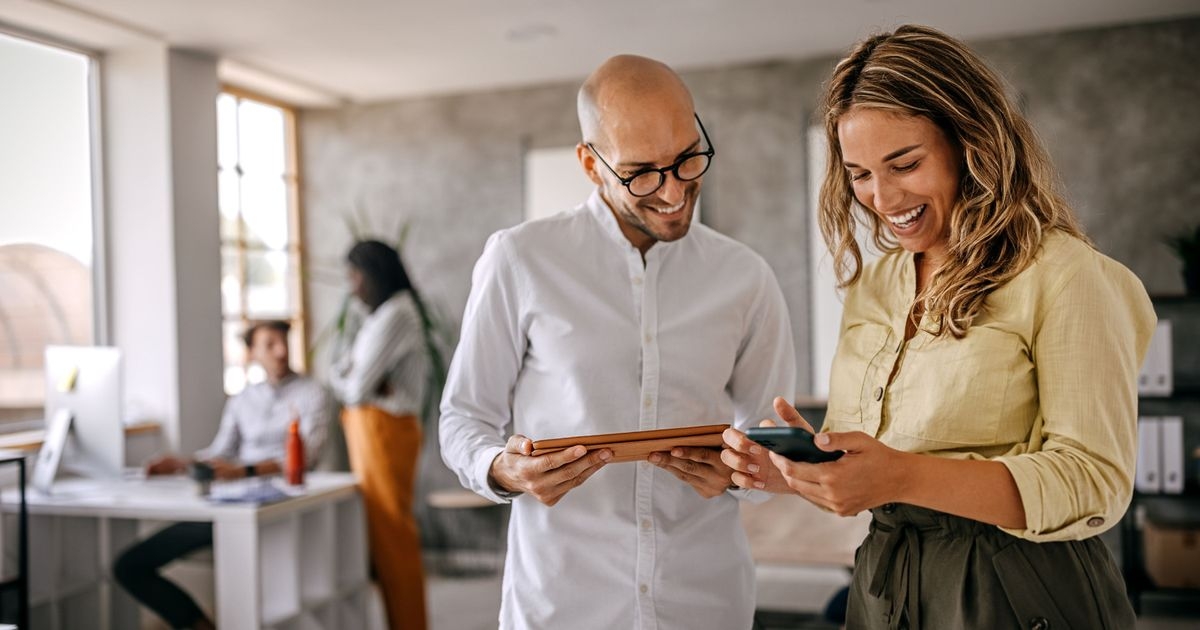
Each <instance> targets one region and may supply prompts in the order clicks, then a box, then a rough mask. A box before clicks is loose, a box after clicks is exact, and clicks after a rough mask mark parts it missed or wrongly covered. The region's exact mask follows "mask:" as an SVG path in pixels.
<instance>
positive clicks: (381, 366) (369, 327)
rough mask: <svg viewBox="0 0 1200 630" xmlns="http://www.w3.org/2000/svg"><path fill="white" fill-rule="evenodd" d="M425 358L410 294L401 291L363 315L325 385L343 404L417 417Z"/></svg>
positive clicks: (419, 326)
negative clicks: (327, 384) (371, 311)
mask: <svg viewBox="0 0 1200 630" xmlns="http://www.w3.org/2000/svg"><path fill="white" fill-rule="evenodd" d="M428 362H429V361H428V357H427V356H426V354H425V340H424V335H423V333H422V329H421V316H420V314H419V313H418V312H417V305H416V302H414V301H413V297H412V293H410V292H409V291H401V292H399V293H397V294H395V295H393V296H392V297H390V298H388V300H387V301H386V302H384V303H383V304H380V305H379V308H376V309H375V311H374V312H373V313H370V314H368V315H366V317H365V318H364V319H363V320H362V325H361V326H360V327H359V328H358V330H357V331H356V332H354V333H353V338H352V341H351V342H350V343H349V344H344V345H343V347H342V348H341V353H340V356H337V357H335V359H334V362H333V368H332V370H330V376H329V386H330V387H331V388H332V389H333V392H334V394H335V395H336V396H337V397H338V398H339V399H340V400H341V401H342V404H344V405H346V406H348V407H353V406H358V405H368V406H371V407H378V408H379V409H382V410H384V411H386V412H388V413H390V414H392V415H397V416H403V415H408V414H413V415H417V414H418V413H419V412H420V410H421V401H422V400H423V397H424V394H425V387H426V384H425V380H426V376H427V375H428V367H427V366H428Z"/></svg>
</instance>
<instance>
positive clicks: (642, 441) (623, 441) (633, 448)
mask: <svg viewBox="0 0 1200 630" xmlns="http://www.w3.org/2000/svg"><path fill="white" fill-rule="evenodd" d="M728 428H729V425H728V424H706V425H703V426H692V427H672V428H670V429H653V430H650V431H628V432H625V433H602V434H599V435H579V436H574V437H564V438H554V439H551V440H536V441H534V443H533V454H534V455H535V456H536V455H545V454H547V453H553V452H555V451H561V450H563V449H565V448H570V447H572V446H575V445H577V444H582V445H584V446H585V447H587V450H589V451H595V450H599V449H602V448H607V449H609V450H611V451H612V452H613V458H612V459H610V460H608V462H609V463H610V464H611V463H615V462H635V461H640V460H644V459H646V458H647V457H649V456H650V453H659V452H664V451H669V450H671V449H672V448H675V447H676V446H704V447H709V448H717V447H720V446H722V445H723V444H724V443H725V442H724V440H723V439H721V433H723V432H724V431H725V429H728Z"/></svg>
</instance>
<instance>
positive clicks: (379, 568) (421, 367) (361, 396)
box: [330, 240, 429, 630]
mask: <svg viewBox="0 0 1200 630" xmlns="http://www.w3.org/2000/svg"><path fill="white" fill-rule="evenodd" d="M347 259H348V262H349V264H350V268H349V274H350V285H351V291H352V293H353V294H354V297H355V298H357V299H358V300H359V301H360V302H361V306H363V307H365V310H366V313H367V314H366V316H365V317H364V318H363V320H362V322H361V326H360V327H358V329H357V330H356V331H355V332H354V333H353V338H352V340H351V341H350V343H349V344H348V345H346V346H344V347H346V348H347V349H348V350H347V351H346V352H343V353H342V354H341V356H337V357H335V358H334V363H333V366H332V370H331V376H330V387H331V388H332V389H333V391H334V392H335V393H336V394H337V396H338V398H339V399H340V400H341V402H342V404H343V405H345V410H344V411H343V412H342V428H343V430H344V431H345V434H346V448H347V450H348V451H349V455H350V467H351V468H352V469H353V470H354V474H355V475H356V476H357V477H358V483H359V488H360V489H361V491H362V495H363V503H364V505H365V506H366V513H367V530H368V533H369V537H370V546H371V563H372V565H373V566H374V568H375V575H376V578H377V579H378V581H379V586H380V590H381V592H382V594H383V600H384V604H385V607H386V608H387V616H388V620H389V625H390V627H391V628H392V630H399V629H401V628H403V629H404V630H414V629H415V630H423V629H424V628H425V579H424V572H423V570H422V568H421V541H420V536H419V534H418V531H417V522H416V519H415V518H414V516H413V489H414V486H415V481H416V473H417V456H418V455H419V453H420V448H421V421H420V418H419V417H418V410H419V409H420V408H421V403H422V401H423V395H424V387H425V384H426V374H427V370H428V369H429V366H428V361H427V358H426V353H425V337H424V333H423V328H422V325H421V316H420V312H419V311H418V306H417V302H416V295H415V293H416V289H415V288H414V287H413V285H412V283H411V282H410V281H409V279H408V274H407V273H406V272H405V270H404V265H403V264H402V263H401V262H400V255H399V254H398V253H397V252H396V250H395V249H393V248H391V247H390V246H388V245H385V244H384V243H381V242H379V241H370V240H368V241H360V242H358V243H356V244H355V245H354V247H353V248H352V249H351V250H350V253H349V255H348V256H347Z"/></svg>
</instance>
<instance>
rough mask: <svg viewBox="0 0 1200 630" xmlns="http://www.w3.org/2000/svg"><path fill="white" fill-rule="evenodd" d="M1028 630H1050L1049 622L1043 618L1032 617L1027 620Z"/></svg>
mask: <svg viewBox="0 0 1200 630" xmlns="http://www.w3.org/2000/svg"><path fill="white" fill-rule="evenodd" d="M1029 630H1050V622H1049V621H1047V620H1046V618H1045V617H1034V618H1033V619H1030V620H1029Z"/></svg>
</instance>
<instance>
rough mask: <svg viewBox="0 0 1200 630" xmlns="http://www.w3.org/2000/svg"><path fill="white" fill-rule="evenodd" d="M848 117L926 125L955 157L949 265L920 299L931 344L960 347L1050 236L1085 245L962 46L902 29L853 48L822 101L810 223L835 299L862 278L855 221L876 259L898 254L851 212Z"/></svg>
mask: <svg viewBox="0 0 1200 630" xmlns="http://www.w3.org/2000/svg"><path fill="white" fill-rule="evenodd" d="M855 108H875V109H883V110H888V111H891V112H894V113H899V114H902V115H908V116H924V117H925V118H927V119H929V120H930V121H932V122H933V123H934V124H936V125H937V126H938V127H939V128H940V129H941V130H942V131H943V132H944V133H945V134H946V136H947V138H948V139H949V140H950V142H951V144H952V146H955V147H956V148H957V149H958V151H959V154H960V159H961V163H960V169H959V170H960V172H961V173H962V179H961V181H960V182H959V192H958V202H957V203H956V204H955V206H954V208H953V209H952V210H951V212H950V235H949V244H948V247H947V254H948V255H947V257H946V260H945V261H944V262H943V263H942V264H940V265H939V266H938V267H937V268H936V269H934V271H933V275H932V279H931V281H930V282H929V284H928V286H926V287H925V288H924V289H923V290H922V292H921V294H920V295H918V296H917V299H918V300H923V301H924V305H925V312H926V313H927V314H928V315H929V316H930V318H931V321H934V322H937V326H938V328H937V331H936V333H937V335H939V336H941V335H944V334H947V333H949V334H951V335H953V336H954V337H956V338H959V337H962V336H964V335H966V334H967V330H968V329H969V328H970V326H971V323H972V322H973V321H974V320H975V318H976V317H977V316H978V315H979V314H980V312H981V311H982V310H983V309H984V308H985V301H986V299H987V296H988V294H990V293H991V292H992V291H995V290H996V289H998V288H1000V287H1001V286H1003V285H1004V284H1005V283H1006V282H1008V281H1009V280H1011V279H1012V278H1013V277H1015V276H1016V275H1017V274H1019V273H1021V272H1022V271H1024V270H1025V269H1027V268H1028V267H1029V266H1030V265H1031V264H1032V263H1033V261H1034V259H1035V258H1036V256H1037V253H1038V250H1039V249H1040V247H1041V243H1042V239H1043V238H1044V236H1045V234H1046V232H1047V231H1048V230H1051V229H1059V230H1062V231H1064V232H1066V233H1068V234H1071V235H1073V236H1075V237H1077V238H1080V239H1082V240H1083V241H1084V242H1088V243H1089V244H1090V241H1088V239H1087V237H1086V236H1085V235H1084V234H1083V230H1082V229H1081V227H1080V225H1079V222H1078V221H1077V220H1076V218H1075V215H1074V213H1072V212H1071V209H1070V208H1069V207H1068V206H1067V204H1066V202H1065V201H1064V200H1063V198H1062V197H1061V196H1060V195H1059V193H1058V192H1057V188H1058V186H1057V178H1056V175H1055V172H1054V169H1053V167H1052V166H1051V163H1050V159H1049V157H1048V156H1047V154H1046V151H1045V149H1043V148H1042V146H1041V143H1040V142H1039V141H1038V139H1037V136H1036V135H1035V134H1034V131H1033V128H1032V127H1031V126H1030V124H1029V122H1028V121H1027V120H1025V117H1024V116H1022V115H1021V113H1020V112H1019V111H1018V110H1017V107H1016V106H1015V105H1014V104H1013V103H1012V102H1011V101H1010V99H1009V98H1008V96H1007V95H1006V93H1005V90H1004V86H1003V84H1002V83H1001V81H1000V79H999V77H998V76H997V75H996V74H995V73H994V72H993V71H992V70H991V69H990V68H988V67H987V65H986V64H984V63H983V61H982V60H981V59H980V58H979V57H978V56H977V55H976V54H975V53H973V52H972V51H971V50H970V49H968V48H967V47H966V46H965V45H964V44H963V43H962V42H960V41H958V40H956V39H954V38H952V37H950V36H948V35H946V34H945V33H942V32H941V31H938V30H935V29H932V28H928V27H924V26H914V25H906V26H901V27H900V28H897V29H896V30H895V31H894V32H892V33H886V34H883V35H877V36H874V37H871V38H869V39H867V40H865V41H863V42H862V43H860V44H859V45H858V46H857V47H855V48H854V50H853V51H852V52H851V53H850V55H849V56H848V57H846V58H845V59H843V60H842V61H841V62H840V63H838V65H837V68H836V69H835V70H834V72H833V77H832V78H831V79H830V81H829V84H828V86H827V87H826V90H825V95H824V97H823V100H822V110H821V111H822V112H823V114H824V124H825V133H826V137H827V139H828V160H827V165H828V167H827V169H826V171H825V182H824V184H823V185H822V186H821V197H820V207H819V209H818V212H819V215H818V221H819V224H820V227H821V234H822V235H823V236H824V238H825V244H826V245H827V246H828V247H829V251H830V252H831V254H832V257H833V262H834V270H835V272H836V273H837V277H838V286H839V287H841V288H846V287H849V286H850V285H852V284H854V283H855V282H857V281H858V279H859V277H860V276H861V275H862V266H863V262H862V252H861V251H859V247H858V243H857V242H856V241H855V238H854V233H855V230H854V228H855V223H856V221H864V222H865V223H866V225H868V226H869V227H870V228H871V231H872V235H873V239H874V243H875V245H876V246H877V247H878V248H879V249H880V250H881V251H884V252H894V251H897V250H899V244H898V242H897V241H896V239H895V237H894V235H893V234H892V233H891V231H890V230H889V229H887V227H886V226H885V225H884V224H883V221H882V220H880V218H879V217H878V216H877V215H875V213H873V212H870V211H869V210H867V209H866V208H864V207H862V206H861V204H859V203H858V202H857V200H856V199H855V197H854V192H853V191H852V189H851V185H850V180H849V175H848V174H847V172H846V169H845V167H844V166H843V161H842V151H841V144H840V141H839V139H838V121H839V120H840V119H841V117H842V116H843V115H845V114H846V113H848V112H850V111H851V110H853V109H855ZM856 215H857V216H856Z"/></svg>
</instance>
